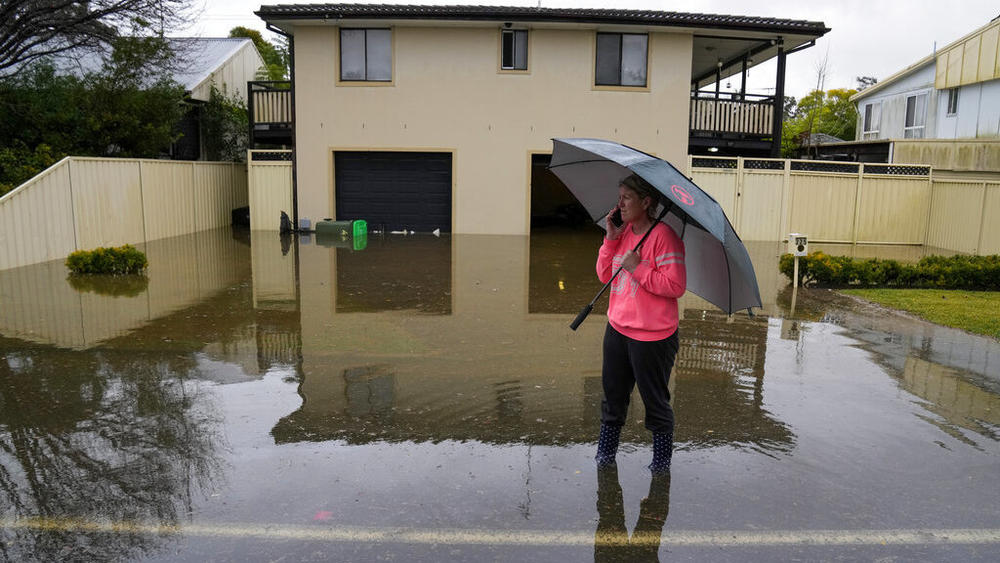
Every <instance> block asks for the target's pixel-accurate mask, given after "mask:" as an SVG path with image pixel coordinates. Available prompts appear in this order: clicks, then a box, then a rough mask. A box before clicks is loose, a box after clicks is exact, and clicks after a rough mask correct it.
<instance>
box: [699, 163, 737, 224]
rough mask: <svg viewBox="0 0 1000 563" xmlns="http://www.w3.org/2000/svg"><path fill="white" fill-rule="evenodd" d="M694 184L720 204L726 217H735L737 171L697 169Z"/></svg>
mask: <svg viewBox="0 0 1000 563" xmlns="http://www.w3.org/2000/svg"><path fill="white" fill-rule="evenodd" d="M691 175H692V178H694V183H695V184H697V185H698V187H700V188H701V189H703V190H705V192H706V193H708V195H710V196H712V197H714V198H715V201H717V202H719V205H721V206H722V209H724V210H725V212H726V215H728V216H729V217H732V216H733V212H734V210H735V209H736V181H737V174H736V170H721V169H695V170H693V171H692V174H691Z"/></svg>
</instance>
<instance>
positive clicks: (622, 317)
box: [597, 223, 687, 342]
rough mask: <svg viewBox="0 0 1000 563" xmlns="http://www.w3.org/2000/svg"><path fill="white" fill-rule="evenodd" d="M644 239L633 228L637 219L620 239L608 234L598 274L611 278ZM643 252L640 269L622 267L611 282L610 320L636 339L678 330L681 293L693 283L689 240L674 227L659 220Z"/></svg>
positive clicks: (664, 335) (660, 337)
mask: <svg viewBox="0 0 1000 563" xmlns="http://www.w3.org/2000/svg"><path fill="white" fill-rule="evenodd" d="M643 234H645V233H643ZM640 239H642V234H638V235H637V234H635V233H633V232H632V225H631V224H630V225H628V227H627V228H626V229H625V232H623V233H622V235H621V236H620V237H618V239H617V240H608V239H604V244H602V245H601V249H600V251H599V252H598V253H597V277H598V278H600V280H601V282H602V283H608V280H609V279H611V276H612V275H613V274H614V273H615V271H616V270H617V269H618V268H619V267H620V266H621V265H622V258H623V257H624V256H625V253H626V252H628V251H629V250H632V248H634V247H635V245H636V243H638V242H639V240H640ZM639 257H640V259H641V261H640V263H639V265H638V266H636V267H635V272H633V273H629V271H628V270H622V272H621V273H620V274H618V277H617V278H615V281H614V283H612V284H611V298H610V303H609V304H608V322H610V323H611V326H612V327H614V329H615V330H617V331H618V332H620V333H622V334H624V335H625V336H627V337H629V338H632V339H634V340H642V341H647V342H648V341H654V340H663V339H664V338H667V337H669V336H670V335H672V334H673V333H674V332H675V331H676V330H677V298H679V297H680V296H681V295H684V290H685V286H686V285H687V270H686V269H685V267H684V242H683V241H681V239H680V237H678V236H677V234H676V233H674V230H673V229H671V228H670V227H668V226H667V225H665V224H663V223H657V225H656V226H655V227H654V228H653V232H652V233H650V234H649V237H648V238H647V239H646V242H644V243H642V247H641V248H640V249H639Z"/></svg>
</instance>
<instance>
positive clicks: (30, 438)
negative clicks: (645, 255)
mask: <svg viewBox="0 0 1000 563" xmlns="http://www.w3.org/2000/svg"><path fill="white" fill-rule="evenodd" d="M213 237H214V238H213ZM592 239H593V237H590V236H589V235H586V234H582V235H581V234H572V233H555V234H549V235H539V236H536V237H534V238H533V239H531V240H528V239H525V238H522V237H463V236H455V237H445V238H441V239H437V238H430V237H413V238H409V239H402V238H390V239H386V240H374V239H372V240H369V243H368V246H367V248H365V249H364V250H361V251H357V250H354V249H353V247H352V246H351V245H350V244H344V245H340V244H337V243H332V244H331V243H329V242H328V241H319V242H323V243H324V244H322V245H321V244H317V242H318V241H316V240H315V239H314V238H313V239H311V240H308V241H305V240H299V241H297V244H296V243H295V241H291V244H287V241H286V245H285V248H284V249H283V248H282V245H281V241H280V240H279V239H278V237H277V236H276V235H274V236H271V235H266V236H258V235H256V234H255V235H254V237H253V239H252V241H250V240H245V239H240V238H239V237H235V238H234V237H233V235H232V234H231V233H230V232H229V231H228V230H225V231H221V232H217V233H212V234H210V235H200V238H198V239H190V240H189V239H187V238H184V239H175V240H171V241H164V242H162V243H159V247H156V246H154V245H156V244H157V243H151V245H150V248H147V253H148V254H149V255H150V259H151V264H153V266H151V272H150V280H149V284H148V288H147V289H146V290H144V291H143V292H140V293H139V294H137V295H117V296H115V295H107V294H101V293H100V292H99V291H93V290H91V291H86V292H78V290H75V289H73V288H72V286H70V285H69V284H68V283H67V282H66V280H65V270H64V269H63V268H62V266H61V264H55V265H52V264H50V265H41V266H35V267H31V268H24V269H19V270H9V271H3V272H0V299H2V303H3V310H4V312H3V313H0V335H2V336H0V540H2V541H0V544H2V546H3V547H2V548H0V554H2V556H3V557H4V558H5V559H12V560H33V559H37V560H51V559H96V560H154V561H155V560H164V561H167V560H169V561H177V560H180V561H203V560H216V561H219V560H223V561H225V560H265V561H266V560H278V559H285V560H316V561H323V560H377V559H389V558H398V559H405V560H424V561H438V560H480V559H488V560H532V561H578V560H588V559H590V558H594V559H596V560H636V559H641V558H647V559H649V558H655V557H659V558H660V559H661V560H676V559H680V560H713V561H720V560H721V561H727V560H732V561H737V560H739V561H745V560H760V561H770V560H775V559H781V560H787V559H807V560H833V559H845V558H846V559H880V558H896V559H899V560H963V561H968V560H981V561H991V560H996V559H997V558H998V557H1000V517H998V513H997V510H996V506H1000V488H998V487H997V486H996V483H997V482H998V478H1000V444H998V441H1000V433H998V428H1000V414H998V413H1000V392H998V386H1000V385H998V384H997V382H996V381H995V380H994V379H991V377H990V375H991V373H990V372H991V370H992V369H993V366H995V365H996V363H995V362H996V360H995V359H991V358H992V357H991V356H990V355H989V354H990V353H992V352H993V350H995V349H996V348H995V341H989V340H982V339H975V338H974V337H969V338H968V339H963V338H962V336H961V335H960V334H959V335H956V333H955V332H954V331H951V332H948V331H941V329H938V328H936V327H933V326H931V325H927V324H926V323H919V322H915V321H903V320H901V319H891V318H890V319H888V320H886V319H884V318H883V315H882V314H881V313H877V311H876V310H874V309H873V310H867V309H865V308H861V307H855V306H851V305H850V304H848V303H846V302H841V301H839V300H829V299H815V298H812V297H810V296H809V295H808V292H806V293H800V294H798V296H797V307H796V312H795V314H794V315H790V314H789V313H790V311H789V305H790V303H789V296H788V294H787V292H786V291H784V280H780V279H778V277H777V276H776V275H772V274H771V271H772V270H770V269H771V268H772V267H773V271H776V269H777V259H776V254H777V251H778V247H777V245H756V246H754V245H750V246H751V257H752V258H753V260H754V263H755V265H756V266H757V269H758V275H759V276H760V277H761V279H762V280H764V281H766V283H767V284H768V285H767V287H764V283H762V288H761V289H762V295H763V296H764V300H765V311H764V313H765V314H764V315H761V316H759V317H757V318H754V319H749V318H747V317H746V316H745V315H744V316H741V317H735V318H734V319H733V320H728V319H727V318H726V317H725V316H723V315H720V314H717V313H714V312H712V311H711V310H709V309H707V308H706V307H705V306H704V305H703V304H701V303H700V302H699V301H698V300H697V299H695V298H691V299H687V298H686V299H685V301H683V302H682V304H681V306H682V308H683V310H684V311H683V315H684V316H683V320H682V321H681V328H680V331H681V332H680V334H681V352H680V355H679V357H678V365H677V368H676V372H675V375H676V380H675V383H674V396H675V399H674V401H675V402H674V406H675V410H676V413H677V420H678V427H677V444H678V451H677V452H676V454H675V458H674V459H675V461H674V467H673V470H672V474H671V475H670V477H669V478H668V479H657V480H654V479H651V476H650V474H649V472H648V470H646V469H645V465H646V464H647V463H648V461H649V459H648V458H649V456H650V443H649V437H648V433H647V432H646V431H645V430H644V429H643V428H642V424H641V421H642V406H641V401H633V409H632V411H633V412H631V413H630V422H629V424H628V425H627V427H626V429H625V431H624V432H623V440H624V442H625V443H624V444H623V446H622V450H621V452H620V454H619V462H618V467H617V470H616V471H612V472H601V473H599V472H598V471H597V470H596V468H595V467H594V464H593V460H592V458H593V454H594V447H595V446H594V442H595V440H596V434H597V428H598V408H599V401H600V372H599V369H600V350H599V348H598V343H599V342H600V335H601V332H602V331H603V320H604V319H603V316H601V315H600V314H595V315H593V316H592V317H591V318H589V319H588V320H587V322H586V323H584V325H583V326H582V327H581V329H580V330H579V331H577V332H573V331H570V330H569V329H568V326H567V325H568V323H569V322H570V321H571V320H572V318H573V316H574V315H575V313H576V311H577V310H578V309H579V307H580V305H581V303H583V302H586V301H587V300H589V298H590V297H591V296H592V295H593V293H594V290H595V288H596V287H597V282H596V279H594V278H595V277H596V276H594V275H593V253H594V252H596V248H597V245H598V244H599V241H594V240H592ZM251 242H252V245H251V244H250V243H251ZM168 244H169V245H171V246H169V247H168V246H167V245H168ZM157 268H158V269H157ZM181 273H183V275H180V274H181ZM193 280H195V281H197V283H196V284H194V285H195V287H192V284H193ZM598 311H599V309H598ZM47 319H48V320H47ZM65 319H74V322H75V323H76V324H75V325H74V324H72V323H67V322H65Z"/></svg>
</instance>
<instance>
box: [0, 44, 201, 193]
mask: <svg viewBox="0 0 1000 563" xmlns="http://www.w3.org/2000/svg"><path fill="white" fill-rule="evenodd" d="M170 57H171V55H170V53H169V48H168V47H167V43H166V41H165V40H164V39H163V38H160V37H145V38H119V39H116V40H114V50H113V52H112V54H111V55H110V56H109V57H108V58H107V59H106V60H105V62H104V66H103V67H102V69H101V70H100V71H98V72H91V73H88V74H85V75H84V76H73V75H67V74H59V73H57V72H56V71H55V68H54V67H53V65H52V64H49V63H46V62H40V63H36V64H32V65H30V66H29V67H28V68H26V69H25V70H24V71H23V72H21V73H19V74H17V75H15V76H10V77H7V78H0V147H3V148H2V149H0V195H2V194H3V193H4V192H6V191H9V190H10V189H12V188H13V187H16V186H17V185H19V184H21V183H22V182H24V181H26V180H28V179H30V178H31V177H32V176H34V175H35V174H37V173H39V172H41V171H42V170H44V169H45V168H46V167H48V166H50V165H51V164H53V163H54V162H56V161H58V160H59V159H61V158H62V157H64V156H66V155H70V154H72V155H78V156H119V157H147V158H156V157H159V156H161V155H162V154H163V153H164V151H165V150H166V149H167V148H168V147H169V146H170V144H171V143H172V142H173V141H175V140H176V139H177V133H176V130H175V126H176V124H177V122H178V121H179V120H180V118H181V116H182V115H183V112H184V109H185V108H184V104H183V102H184V95H185V94H184V88H183V87H182V86H180V85H179V84H176V83H175V82H173V81H172V80H171V79H170V78H169V76H168V75H167V73H166V72H165V71H164V70H163V69H162V68H158V66H157V65H156V64H152V63H155V61H160V60H166V59H169V58H170Z"/></svg>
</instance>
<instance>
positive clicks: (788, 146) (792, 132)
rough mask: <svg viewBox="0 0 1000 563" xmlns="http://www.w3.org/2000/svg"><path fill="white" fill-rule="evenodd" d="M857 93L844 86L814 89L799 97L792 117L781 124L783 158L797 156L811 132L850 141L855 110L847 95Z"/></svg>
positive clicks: (855, 115)
mask: <svg viewBox="0 0 1000 563" xmlns="http://www.w3.org/2000/svg"><path fill="white" fill-rule="evenodd" d="M856 93H857V90H854V89H846V88H834V89H833V90H827V91H826V92H824V91H822V90H813V91H812V92H810V93H809V94H808V95H807V96H804V97H803V98H802V99H801V100H799V103H798V108H797V111H796V113H795V117H793V118H792V119H790V120H789V121H786V122H785V123H784V125H783V128H782V135H781V137H782V139H781V148H782V154H783V155H784V156H785V157H786V158H790V157H795V156H798V154H799V153H800V152H801V150H802V148H803V146H806V147H807V146H808V141H809V138H810V135H814V134H816V133H825V134H827V135H831V136H834V137H837V138H838V139H844V140H846V141H853V140H854V135H855V130H856V128H857V121H858V110H857V108H856V107H855V106H854V104H853V103H852V102H851V101H850V98H851V96H853V95H854V94H856Z"/></svg>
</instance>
